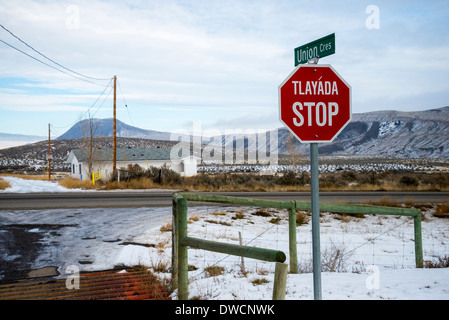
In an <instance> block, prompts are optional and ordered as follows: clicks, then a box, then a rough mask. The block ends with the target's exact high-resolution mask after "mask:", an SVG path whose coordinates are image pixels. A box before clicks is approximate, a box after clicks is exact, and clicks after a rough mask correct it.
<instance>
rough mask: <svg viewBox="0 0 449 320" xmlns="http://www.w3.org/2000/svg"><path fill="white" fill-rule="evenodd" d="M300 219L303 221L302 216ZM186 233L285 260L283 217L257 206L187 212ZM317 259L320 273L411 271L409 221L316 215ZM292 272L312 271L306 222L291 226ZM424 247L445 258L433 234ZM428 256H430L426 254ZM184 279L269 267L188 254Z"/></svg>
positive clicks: (446, 250)
mask: <svg viewBox="0 0 449 320" xmlns="http://www.w3.org/2000/svg"><path fill="white" fill-rule="evenodd" d="M303 214H305V217H306V218H307V213H303ZM189 216H190V218H189V224H188V229H189V230H188V233H189V235H190V236H192V237H197V238H201V239H205V240H213V241H220V242H228V243H233V244H240V241H241V244H243V245H251V246H257V247H261V248H268V249H274V250H281V251H283V252H285V253H286V255H287V260H288V252H289V250H288V248H289V241H288V240H289V239H288V212H287V210H282V209H260V208H257V207H225V208H223V207H207V208H190V209H189ZM320 216H321V218H320V221H321V222H320V229H321V241H320V243H321V245H320V246H321V260H322V271H324V272H333V271H335V272H357V273H361V272H365V268H366V267H367V266H369V265H376V266H378V267H379V268H384V269H405V268H415V244H414V229H413V218H411V217H399V216H374V215H364V216H362V217H356V216H350V215H342V214H332V213H321V214H320ZM296 233H297V250H298V271H299V272H300V273H309V272H312V236H311V223H310V221H309V222H308V223H304V224H302V225H299V226H297V228H296ZM429 240H430V241H427V242H426V248H427V249H426V252H427V253H428V255H429V256H431V255H432V254H433V253H435V254H436V255H438V254H439V255H441V254H443V255H444V254H449V244H444V245H441V243H440V240H439V239H438V235H437V236H436V237H432V236H430V238H429ZM432 252H433V253H432ZM189 265H190V268H191V270H192V271H193V272H190V273H189V279H195V278H198V277H201V276H203V275H204V274H205V273H207V270H208V269H210V268H212V267H220V268H221V270H222V272H248V271H250V272H257V273H261V274H263V273H265V272H272V271H273V270H272V269H273V268H274V267H273V265H272V264H270V263H266V262H263V261H260V260H252V259H247V258H245V259H244V260H243V259H242V258H241V257H237V256H231V255H223V254H219V253H213V252H210V251H205V250H191V252H190V253H189Z"/></svg>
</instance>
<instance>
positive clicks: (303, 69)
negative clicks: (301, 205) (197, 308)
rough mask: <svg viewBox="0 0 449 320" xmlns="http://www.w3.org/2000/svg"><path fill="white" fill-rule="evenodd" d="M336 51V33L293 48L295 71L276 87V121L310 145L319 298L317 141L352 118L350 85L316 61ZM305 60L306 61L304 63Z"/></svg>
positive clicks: (315, 278) (330, 137)
mask: <svg viewBox="0 0 449 320" xmlns="http://www.w3.org/2000/svg"><path fill="white" fill-rule="evenodd" d="M334 53H335V34H330V35H328V36H326V37H323V38H321V39H318V40H315V41H312V42H310V43H308V44H305V45H303V46H300V47H298V48H296V49H295V66H296V68H295V70H293V72H292V73H291V74H290V75H289V76H288V77H287V78H286V79H285V80H284V81H283V82H282V84H281V85H280V86H279V120H280V121H281V122H282V123H283V124H284V125H285V126H286V127H287V128H288V129H289V130H290V132H291V133H293V135H294V136H296V138H298V140H299V141H300V142H301V143H309V144H310V169H311V170H310V171H311V200H312V201H311V202H312V250H313V252H312V256H313V291H314V298H315V300H321V296H322V295H321V293H322V291H321V253H320V204H319V201H320V199H319V179H318V173H319V172H318V143H326V142H332V141H333V140H334V139H335V137H336V136H337V135H338V134H339V133H340V132H341V131H342V130H343V129H344V128H345V127H346V125H347V124H348V123H349V122H350V121H351V86H350V85H349V84H348V83H347V82H346V81H345V80H344V79H343V78H341V77H340V75H339V74H338V73H337V72H336V71H335V70H334V69H333V68H332V66H330V65H318V64H317V63H318V60H319V59H320V58H322V57H324V56H327V55H331V54H334ZM305 63H308V64H305Z"/></svg>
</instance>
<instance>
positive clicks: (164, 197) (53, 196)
mask: <svg viewBox="0 0 449 320" xmlns="http://www.w3.org/2000/svg"><path fill="white" fill-rule="evenodd" d="M172 194H173V192H171V191H163V192H159V191H157V192H156V191H110V192H108V191H98V192H67V193H25V194H22V193H1V194H0V210H29V209H61V208H128V207H129V208H136V207H166V206H171V204H172ZM214 194H220V195H229V196H240V197H248V198H259V199H270V200H284V201H290V200H303V201H310V192H215V193H214ZM385 197H388V198H389V199H390V200H391V201H398V202H403V201H406V200H412V201H414V202H417V203H421V202H448V201H449V192H378V191H376V192H353V191H350V192H320V201H322V202H345V203H361V202H367V201H378V200H381V199H382V198H385ZM189 205H193V203H189ZM209 205H210V204H209Z"/></svg>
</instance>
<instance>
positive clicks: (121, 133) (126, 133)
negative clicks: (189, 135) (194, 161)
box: [58, 118, 170, 140]
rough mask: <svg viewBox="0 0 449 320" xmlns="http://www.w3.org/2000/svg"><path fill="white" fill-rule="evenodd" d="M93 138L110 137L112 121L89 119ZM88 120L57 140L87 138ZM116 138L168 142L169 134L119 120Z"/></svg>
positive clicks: (78, 123)
mask: <svg viewBox="0 0 449 320" xmlns="http://www.w3.org/2000/svg"><path fill="white" fill-rule="evenodd" d="M91 120H92V128H93V136H95V137H112V135H113V132H114V130H113V129H114V128H113V119H112V118H109V119H91ZM89 121H90V120H81V121H79V122H77V123H76V124H74V125H73V126H72V127H71V128H70V129H69V130H68V131H66V132H65V133H64V134H62V135H61V136H59V137H58V140H67V139H80V138H84V137H87V136H88V134H87V132H88V128H89ZM116 130H117V137H122V138H139V139H150V140H170V133H168V132H159V131H154V130H146V129H140V128H137V127H133V126H130V125H128V124H126V123H124V122H122V121H120V120H117V121H116Z"/></svg>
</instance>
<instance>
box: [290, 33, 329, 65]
mask: <svg viewBox="0 0 449 320" xmlns="http://www.w3.org/2000/svg"><path fill="white" fill-rule="evenodd" d="M334 53H335V33H332V34H330V35H328V36H325V37H323V38H320V39H317V40H315V41H312V42H309V43H307V44H305V45H303V46H300V47H298V48H295V67H296V66H297V65H298V64H303V63H307V61H308V60H310V59H313V58H320V59H321V58H323V57H326V56H329V55H331V54H334Z"/></svg>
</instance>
